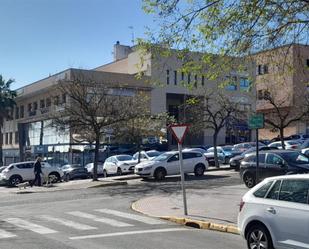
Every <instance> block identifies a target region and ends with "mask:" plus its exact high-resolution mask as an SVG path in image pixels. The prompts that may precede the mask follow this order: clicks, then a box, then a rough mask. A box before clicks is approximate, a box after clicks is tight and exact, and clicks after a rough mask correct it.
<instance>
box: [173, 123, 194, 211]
mask: <svg viewBox="0 0 309 249" xmlns="http://www.w3.org/2000/svg"><path fill="white" fill-rule="evenodd" d="M188 127H189V125H187V124H179V125H171V126H170V129H171V130H172V133H173V136H174V138H175V139H176V140H177V142H178V150H179V167H180V175H181V188H182V195H183V207H184V214H185V215H188V209H187V198H186V189H185V174H184V171H183V161H182V142H183V140H184V137H185V134H186V133H187V131H188Z"/></svg>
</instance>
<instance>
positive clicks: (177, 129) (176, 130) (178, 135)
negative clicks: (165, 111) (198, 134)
mask: <svg viewBox="0 0 309 249" xmlns="http://www.w3.org/2000/svg"><path fill="white" fill-rule="evenodd" d="M188 127H189V125H187V124H179V125H171V126H170V128H171V130H172V132H173V136H174V138H175V139H176V140H177V142H178V143H179V144H182V142H183V139H184V137H185V134H186V133H187V131H188Z"/></svg>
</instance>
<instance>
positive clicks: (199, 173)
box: [194, 164, 205, 176]
mask: <svg viewBox="0 0 309 249" xmlns="http://www.w3.org/2000/svg"><path fill="white" fill-rule="evenodd" d="M204 172H205V166H204V165H203V164H198V165H196V166H195V168H194V175H195V176H203V175H204Z"/></svg>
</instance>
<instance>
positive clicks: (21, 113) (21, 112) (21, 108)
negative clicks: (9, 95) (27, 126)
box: [20, 105, 24, 118]
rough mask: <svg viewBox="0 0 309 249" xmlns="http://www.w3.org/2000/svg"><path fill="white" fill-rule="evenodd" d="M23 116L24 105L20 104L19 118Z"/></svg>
mask: <svg viewBox="0 0 309 249" xmlns="http://www.w3.org/2000/svg"><path fill="white" fill-rule="evenodd" d="M23 117H24V106H23V105H21V106H20V118H23Z"/></svg>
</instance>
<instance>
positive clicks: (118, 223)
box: [68, 211, 133, 227]
mask: <svg viewBox="0 0 309 249" xmlns="http://www.w3.org/2000/svg"><path fill="white" fill-rule="evenodd" d="M68 214H70V215H74V216H77V217H80V218H85V219H90V220H94V221H97V222H102V223H106V224H108V225H111V226H114V227H130V226H133V225H131V224H128V223H125V222H121V221H117V220H114V219H109V218H103V217H98V216H96V215H92V214H88V213H84V212H80V211H73V212H68Z"/></svg>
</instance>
